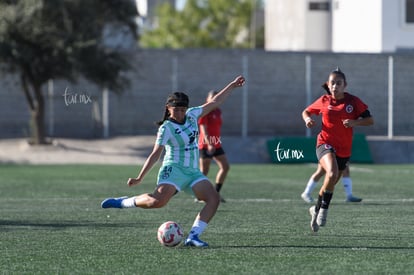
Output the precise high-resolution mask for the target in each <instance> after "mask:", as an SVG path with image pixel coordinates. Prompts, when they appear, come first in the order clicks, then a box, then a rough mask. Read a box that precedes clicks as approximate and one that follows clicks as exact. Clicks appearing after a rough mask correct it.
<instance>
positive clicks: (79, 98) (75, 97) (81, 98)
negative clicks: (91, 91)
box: [63, 87, 92, 106]
mask: <svg viewBox="0 0 414 275" xmlns="http://www.w3.org/2000/svg"><path fill="white" fill-rule="evenodd" d="M63 97H64V98H65V105H66V106H69V105H72V104H89V103H91V102H92V99H91V96H90V95H88V94H86V93H71V92H70V91H69V89H68V87H66V89H65V93H64V94H63Z"/></svg>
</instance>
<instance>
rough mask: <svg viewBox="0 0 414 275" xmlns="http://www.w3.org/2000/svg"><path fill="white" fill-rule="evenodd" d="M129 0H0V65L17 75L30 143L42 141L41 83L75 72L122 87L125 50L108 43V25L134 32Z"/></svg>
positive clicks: (117, 88) (126, 64) (115, 88)
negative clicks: (25, 105)
mask: <svg viewBox="0 0 414 275" xmlns="http://www.w3.org/2000/svg"><path fill="white" fill-rule="evenodd" d="M136 16H137V9H136V7H135V3H134V1H131V0H118V1H115V0H105V1H104V0H88V1H81V0H53V1H52V0H0V63H2V65H3V66H2V67H4V69H5V70H6V71H7V72H13V73H17V74H18V75H19V76H20V80H21V85H22V90H23V92H24V95H25V98H26V100H27V103H28V106H29V109H30V113H31V123H30V124H31V136H32V140H31V142H32V143H34V144H44V143H46V138H45V127H44V113H45V106H44V105H45V103H44V95H43V91H42V86H43V85H44V84H45V83H46V82H47V81H49V80H50V79H67V80H69V81H76V80H77V79H78V77H79V76H84V77H85V78H86V79H88V80H90V81H92V82H94V83H96V84H97V85H98V86H100V87H107V88H108V89H110V90H111V91H122V90H123V89H124V88H125V87H126V86H127V85H128V81H127V79H126V78H125V77H124V76H123V72H125V71H127V70H130V69H131V68H132V67H131V65H130V63H129V62H128V58H127V56H126V52H125V51H121V50H119V49H117V48H111V47H108V45H106V43H105V37H104V36H103V33H104V30H105V29H106V28H108V26H114V28H116V29H119V30H124V29H128V32H129V33H131V34H132V35H134V36H135V33H136V25H135V17H136Z"/></svg>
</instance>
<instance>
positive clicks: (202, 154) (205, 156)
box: [199, 147, 225, 159]
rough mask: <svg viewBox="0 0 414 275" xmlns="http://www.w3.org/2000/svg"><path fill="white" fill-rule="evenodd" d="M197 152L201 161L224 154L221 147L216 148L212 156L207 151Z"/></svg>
mask: <svg viewBox="0 0 414 275" xmlns="http://www.w3.org/2000/svg"><path fill="white" fill-rule="evenodd" d="M199 152H200V157H201V158H202V159H211V158H213V157H218V156H221V155H224V154H225V152H224V150H223V147H219V148H216V150H215V151H214V153H213V154H209V153H208V152H207V149H201V150H200V151H199Z"/></svg>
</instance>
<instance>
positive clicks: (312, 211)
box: [309, 206, 319, 232]
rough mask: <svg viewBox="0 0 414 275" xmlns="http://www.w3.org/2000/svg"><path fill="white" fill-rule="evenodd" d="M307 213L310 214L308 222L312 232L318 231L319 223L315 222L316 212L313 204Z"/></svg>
mask: <svg viewBox="0 0 414 275" xmlns="http://www.w3.org/2000/svg"><path fill="white" fill-rule="evenodd" d="M309 214H310V215H311V222H310V226H311V229H312V231H313V232H318V230H319V225H318V223H317V222H316V218H317V217H318V213H317V212H316V211H315V206H312V207H311V208H309Z"/></svg>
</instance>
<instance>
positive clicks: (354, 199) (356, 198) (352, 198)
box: [345, 195, 362, 202]
mask: <svg viewBox="0 0 414 275" xmlns="http://www.w3.org/2000/svg"><path fill="white" fill-rule="evenodd" d="M345 201H346V202H361V201H362V199H361V198H358V197H354V196H352V195H351V196H349V197H347V198H346V200H345Z"/></svg>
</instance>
